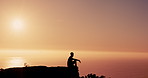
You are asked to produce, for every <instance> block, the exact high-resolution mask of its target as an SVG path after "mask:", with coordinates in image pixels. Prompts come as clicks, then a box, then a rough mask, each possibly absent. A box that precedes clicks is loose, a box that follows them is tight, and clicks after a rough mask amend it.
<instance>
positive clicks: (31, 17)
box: [0, 0, 148, 78]
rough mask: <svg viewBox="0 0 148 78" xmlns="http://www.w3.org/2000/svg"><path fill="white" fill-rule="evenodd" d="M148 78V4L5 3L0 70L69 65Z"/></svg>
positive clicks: (125, 0) (115, 76) (116, 77)
mask: <svg viewBox="0 0 148 78" xmlns="http://www.w3.org/2000/svg"><path fill="white" fill-rule="evenodd" d="M71 51H74V52H75V54H76V55H75V57H76V58H79V59H81V60H82V63H81V64H79V67H80V73H81V75H84V74H87V73H91V72H92V73H97V74H99V75H100V74H104V75H107V76H111V77H112V78H148V75H147V72H148V67H147V66H148V63H147V60H148V53H147V52H148V0H0V68H7V67H14V66H18V67H20V66H23V64H24V63H28V64H29V65H46V66H57V65H59V66H66V61H67V58H68V57H69V53H70V52H71Z"/></svg>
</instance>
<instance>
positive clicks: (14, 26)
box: [12, 19, 24, 31]
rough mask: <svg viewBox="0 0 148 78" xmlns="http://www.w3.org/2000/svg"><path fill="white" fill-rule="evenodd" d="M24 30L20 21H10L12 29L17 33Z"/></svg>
mask: <svg viewBox="0 0 148 78" xmlns="http://www.w3.org/2000/svg"><path fill="white" fill-rule="evenodd" d="M23 28H24V22H23V20H21V19H14V20H13V21H12V29H13V30H16V31H19V30H22V29H23Z"/></svg>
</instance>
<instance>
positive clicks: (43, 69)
mask: <svg viewBox="0 0 148 78" xmlns="http://www.w3.org/2000/svg"><path fill="white" fill-rule="evenodd" d="M0 78H79V72H78V71H77V69H76V70H75V69H73V70H70V69H69V68H68V67H47V66H31V67H17V68H8V69H4V70H2V69H1V70H0Z"/></svg>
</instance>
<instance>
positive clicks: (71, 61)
mask: <svg viewBox="0 0 148 78" xmlns="http://www.w3.org/2000/svg"><path fill="white" fill-rule="evenodd" d="M73 56H74V53H73V52H71V53H70V57H69V58H68V61H67V66H68V67H69V68H73V67H77V61H79V62H80V63H81V61H80V60H78V59H75V58H73Z"/></svg>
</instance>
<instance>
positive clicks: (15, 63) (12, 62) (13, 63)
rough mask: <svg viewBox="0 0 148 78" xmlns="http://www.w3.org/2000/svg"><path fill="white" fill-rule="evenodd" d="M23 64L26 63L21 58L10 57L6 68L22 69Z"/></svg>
mask: <svg viewBox="0 0 148 78" xmlns="http://www.w3.org/2000/svg"><path fill="white" fill-rule="evenodd" d="M24 63H26V61H25V59H23V58H22V57H11V58H10V59H9V60H8V61H7V67H23V66H24Z"/></svg>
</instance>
